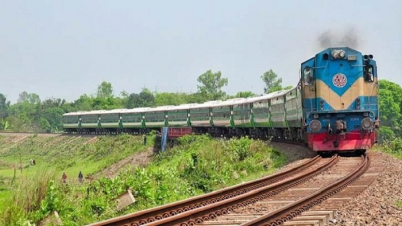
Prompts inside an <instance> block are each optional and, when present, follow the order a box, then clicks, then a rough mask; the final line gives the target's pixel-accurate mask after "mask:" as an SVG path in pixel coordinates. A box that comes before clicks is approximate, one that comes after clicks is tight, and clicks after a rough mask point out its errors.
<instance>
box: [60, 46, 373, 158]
mask: <svg viewBox="0 0 402 226" xmlns="http://www.w3.org/2000/svg"><path fill="white" fill-rule="evenodd" d="M300 71H301V73H300V82H299V84H298V85H297V86H296V87H293V88H291V89H289V90H282V91H277V92H274V93H269V94H266V95H262V96H258V97H251V98H236V99H229V100H225V101H209V102H205V103H200V104H198V103H193V104H183V105H179V106H161V107H156V108H134V109H115V110H110V111H89V112H71V113H66V114H64V115H63V125H64V131H65V132H67V133H97V134H108V133H121V132H125V133H134V134H142V133H148V132H149V131H150V130H160V129H161V128H162V127H169V128H176V129H180V130H182V129H183V128H186V129H185V130H183V131H186V132H185V133H194V134H204V133H209V134H211V135H212V136H227V137H230V136H245V135H247V136H251V137H258V138H272V139H276V140H289V141H298V142H304V143H305V144H306V145H308V146H309V147H310V148H311V149H312V150H314V151H317V152H330V151H338V152H339V151H354V150H366V149H368V148H370V147H371V146H372V145H373V144H374V143H375V142H376V140H377V130H376V129H377V128H378V126H379V121H378V117H379V109H378V98H377V95H378V79H377V67H376V62H375V61H374V60H373V57H372V56H371V55H362V54H361V53H360V52H358V51H356V50H353V49H350V48H347V47H340V48H328V49H326V50H324V51H322V52H320V53H318V54H316V55H315V56H314V57H313V58H311V59H309V60H307V61H305V62H303V63H302V64H301V69H300Z"/></svg>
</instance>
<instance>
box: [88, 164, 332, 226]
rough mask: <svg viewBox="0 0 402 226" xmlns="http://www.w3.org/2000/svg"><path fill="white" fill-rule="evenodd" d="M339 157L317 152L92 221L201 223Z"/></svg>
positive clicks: (305, 176)
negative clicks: (275, 169)
mask: <svg viewBox="0 0 402 226" xmlns="http://www.w3.org/2000/svg"><path fill="white" fill-rule="evenodd" d="M337 161H338V158H337V157H336V156H334V157H333V158H328V159H323V158H321V157H319V156H317V157H314V158H312V159H310V160H308V161H307V162H305V163H304V164H302V165H299V166H297V167H295V168H292V169H289V170H287V171H284V172H281V173H278V174H275V175H272V176H268V177H264V178H261V179H258V180H254V181H251V182H248V183H244V184H240V185H237V186H233V187H229V188H226V189H222V190H218V191H215V192H212V193H209V194H205V195H201V196H197V197H193V198H190V199H186V200H183V201H179V202H175V203H172V204H168V205H164V206H160V207H156V208H152V209H148V210H144V211H140V212H136V213H132V214H127V215H125V216H120V217H116V218H112V219H109V220H105V221H102V222H97V223H93V224H91V225H93V226H94V225H144V224H150V225H159V224H165V225H172V224H179V223H184V225H185V224H187V223H188V224H190V225H191V224H195V223H197V222H198V223H200V222H202V221H203V219H206V218H205V217H206V216H207V217H208V216H218V215H221V214H225V213H228V212H230V211H231V210H232V209H233V208H236V207H237V206H243V205H247V204H249V203H250V200H249V199H252V198H253V197H254V199H253V200H257V199H258V197H260V196H264V197H265V198H266V197H269V196H272V195H275V194H277V193H279V192H280V191H283V190H286V189H287V188H289V187H291V186H295V185H297V184H299V183H302V182H303V181H306V180H308V179H309V178H312V177H314V176H315V175H317V174H319V173H320V172H323V171H325V170H326V169H328V168H330V167H331V166H333V165H334V164H335V163H336V162H337ZM255 197H257V199H256V198H255ZM252 202H254V201H252ZM211 214H212V215H211ZM186 222H187V223H186Z"/></svg>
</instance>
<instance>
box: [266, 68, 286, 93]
mask: <svg viewBox="0 0 402 226" xmlns="http://www.w3.org/2000/svg"><path fill="white" fill-rule="evenodd" d="M261 78H262V81H263V82H264V83H265V88H264V93H272V92H275V91H279V90H282V78H278V75H277V74H275V72H274V71H272V69H269V71H267V72H265V73H264V74H263V75H262V76H261Z"/></svg>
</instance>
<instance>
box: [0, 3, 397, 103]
mask: <svg viewBox="0 0 402 226" xmlns="http://www.w3.org/2000/svg"><path fill="white" fill-rule="evenodd" d="M323 37H326V38H327V39H326V40H328V38H330V40H332V41H331V42H330V43H328V42H327V43H326V44H325V43H323V42H322V40H323ZM345 40H346V41H345ZM345 42H347V43H345ZM326 45H327V46H326ZM328 45H331V46H328ZM333 45H335V46H336V45H339V46H340V45H348V46H350V47H352V48H354V49H356V50H358V51H360V52H362V53H363V54H373V55H374V59H375V60H376V61H377V65H378V76H379V78H380V79H386V80H389V81H392V82H395V83H397V84H399V85H402V1H400V0H384V1H367V0H362V1H350V0H336V1H334V0H332V1H327V0H304V1H296V0H293V1H292V0H288V1H283V0H265V1H263V0H261V1H257V0H247V1H238V0H220V1H217V0H203V1H189V0H169V1H166V0H160V1H152V0H149V1H133V0H131V1H119V0H114V1H102V0H96V1H90V0H86V1H76V0H69V1H56V0H49V1H42V0H37V1H30V0H27V1H20V0H13V1H5V0H0V93H2V94H4V95H5V96H6V97H7V99H8V100H10V101H11V103H15V102H16V101H17V99H18V95H19V94H20V93H22V92H23V91H26V92H28V93H36V94H38V95H39V96H40V98H41V99H42V100H45V99H48V98H62V99H66V100H67V101H69V102H70V101H74V100H76V99H78V98H79V97H80V96H81V95H82V94H88V95H94V94H95V93H96V90H97V87H98V86H99V85H100V84H101V83H102V82H103V81H106V82H110V83H111V84H112V86H113V89H114V94H115V95H116V96H119V95H120V93H121V92H122V91H126V92H127V93H139V92H141V90H142V89H143V88H148V89H149V90H151V91H153V92H187V93H193V92H196V91H197V85H200V84H199V83H198V82H197V78H198V76H200V75H201V74H203V73H204V72H206V71H207V70H212V71H213V72H216V71H221V73H222V77H224V78H228V80H229V83H228V85H227V86H225V87H224V88H223V90H224V91H225V92H227V93H228V94H231V95H234V94H236V93H237V92H240V91H252V92H254V93H257V94H262V93H263V90H264V89H263V87H264V83H263V82H262V79H261V75H262V74H263V73H264V72H266V71H268V70H269V69H272V70H273V71H274V72H275V73H276V74H277V75H278V76H279V77H281V78H282V79H283V86H287V85H292V86H294V85H296V84H297V82H298V79H299V70H300V69H299V68H300V64H301V63H302V62H304V61H306V60H308V59H310V58H311V57H313V56H314V55H315V54H316V53H318V52H320V51H322V50H323V49H325V48H327V47H333Z"/></svg>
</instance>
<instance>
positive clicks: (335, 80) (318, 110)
mask: <svg viewBox="0 0 402 226" xmlns="http://www.w3.org/2000/svg"><path fill="white" fill-rule="evenodd" d="M301 74H302V76H301V87H302V96H303V117H304V122H305V125H306V126H307V143H308V145H309V147H310V148H312V149H313V150H314V151H348V150H366V149H368V148H370V147H372V146H373V144H374V143H375V142H376V141H377V131H376V128H378V126H379V109H378V78H377V66H376V62H375V61H374V60H373V56H372V55H362V54H361V53H360V52H358V51H356V50H353V49H350V48H346V47H342V48H329V49H326V50H324V51H322V52H320V53H318V54H317V55H316V56H315V57H313V58H311V59H309V60H308V61H306V62H304V63H302V64H301Z"/></svg>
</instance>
